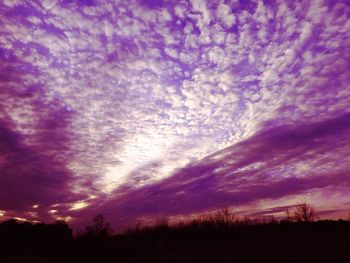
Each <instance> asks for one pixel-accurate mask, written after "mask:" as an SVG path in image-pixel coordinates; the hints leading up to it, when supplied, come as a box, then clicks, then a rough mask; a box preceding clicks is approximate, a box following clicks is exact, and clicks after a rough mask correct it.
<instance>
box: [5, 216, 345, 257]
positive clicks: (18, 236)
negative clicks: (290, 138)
mask: <svg viewBox="0 0 350 263" xmlns="http://www.w3.org/2000/svg"><path fill="white" fill-rule="evenodd" d="M19 262H28V263H34V262H35V263H49V262H50V263H63V262H67V263H73V262H77V263H80V262H81V263H83V262H84V263H85V262H86V263H89V262H96V263H97V262H98V263H103V262H106V263H112V262H121V263H127V262H128V263H131V262H133V263H136V262H152V263H156V262H166V263H172V262H184V263H186V262H283V263H291V262H307V263H311V262H347V263H348V262H350V221H344V220H338V221H331V220H323V221H316V222H286V221H280V222H277V221H272V222H267V223H252V222H248V221H247V222H243V221H241V222H237V221H227V220H226V219H225V220H223V219H222V218H221V219H219V220H217V219H215V220H212V219H210V220H205V221H193V222H190V223H187V224H182V225H181V224H180V225H177V226H170V225H168V224H166V223H162V224H159V225H156V226H153V227H143V228H136V229H131V230H128V231H126V232H124V233H121V234H118V235H111V233H110V232H108V227H107V225H106V224H95V225H93V226H91V227H90V228H87V230H86V232H85V233H82V234H81V235H80V236H77V237H74V238H73V235H72V230H71V229H70V228H69V226H68V225H67V224H66V223H64V222H56V223H54V224H31V223H28V222H27V223H20V222H15V221H13V220H12V221H7V222H3V223H0V263H19Z"/></svg>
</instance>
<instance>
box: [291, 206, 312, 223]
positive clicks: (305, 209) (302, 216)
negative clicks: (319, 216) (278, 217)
mask: <svg viewBox="0 0 350 263" xmlns="http://www.w3.org/2000/svg"><path fill="white" fill-rule="evenodd" d="M293 217H294V220H296V221H298V222H306V223H309V222H313V221H315V219H316V212H315V208H314V207H313V206H311V205H309V204H308V203H306V202H302V203H299V204H297V205H296V207H295V211H294V216H293Z"/></svg>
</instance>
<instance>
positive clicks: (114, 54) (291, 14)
mask: <svg viewBox="0 0 350 263" xmlns="http://www.w3.org/2000/svg"><path fill="white" fill-rule="evenodd" d="M349 17H350V6H349V3H348V2H347V1H341V0H339V1H326V0H324V1H237V0H235V1H234V0H231V1H204V0H203V1H199V0H192V1H176V2H174V1H165V0H164V1H160V0H159V1H97V0H96V1H94V0H91V1H83V0H81V1H12V0H11V1H10V0H8V1H7V0H6V1H3V3H2V4H1V5H0V25H1V28H2V29H1V31H0V46H1V49H0V139H1V140H0V216H1V215H2V216H17V217H21V218H27V219H38V220H50V219H54V218H65V219H70V218H73V219H74V218H80V219H81V220H82V221H84V220H85V219H86V218H88V217H90V216H91V215H92V214H94V213H96V212H101V211H102V212H105V213H106V214H107V215H108V216H109V217H110V218H112V219H113V220H114V221H116V220H118V218H119V219H120V220H121V221H123V220H124V221H130V220H131V221H132V220H136V219H137V218H152V217H156V216H179V215H181V216H182V215H188V214H192V213H196V212H200V211H205V210H210V209H215V208H218V207H220V206H223V205H234V206H235V207H237V208H239V209H240V210H241V211H245V212H246V213H248V214H249V213H251V214H253V213H255V212H254V211H256V210H259V209H267V210H268V211H271V208H272V207H283V206H286V205H290V204H293V203H295V202H296V201H298V200H300V198H304V199H307V200H310V201H311V202H313V203H314V204H315V205H316V206H317V208H319V210H320V211H328V210H331V209H333V210H339V211H340V212H341V211H343V213H345V210H346V209H349V203H348V200H347V199H346V198H347V196H348V194H349V192H350V187H349V185H348V181H349V180H348V179H349V178H348V177H349V176H348V172H349V168H348V167H349V156H350V155H349V153H350V148H349V147H350V146H349V141H350V140H349V139H350V138H349V135H348V134H350V133H349V129H350V126H349V125H350V117H349V109H350V107H349V105H350V89H349V84H350V73H349V70H350V65H349V61H350V34H349V32H350V19H349ZM269 209H270V210H269ZM272 210H273V209H272Z"/></svg>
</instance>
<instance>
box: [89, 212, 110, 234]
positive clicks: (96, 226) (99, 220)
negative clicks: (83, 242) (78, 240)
mask: <svg viewBox="0 0 350 263" xmlns="http://www.w3.org/2000/svg"><path fill="white" fill-rule="evenodd" d="M92 221H93V222H94V223H93V224H92V225H90V226H88V227H86V232H85V235H86V236H92V237H97V238H107V237H108V236H110V235H111V234H112V228H111V225H110V224H109V223H108V222H107V221H106V218H105V217H104V215H103V214H98V215H96V216H95V217H94V218H93V219H92Z"/></svg>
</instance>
